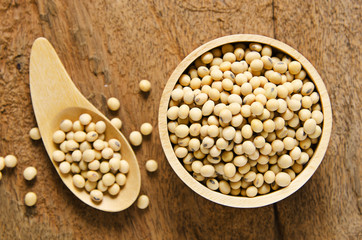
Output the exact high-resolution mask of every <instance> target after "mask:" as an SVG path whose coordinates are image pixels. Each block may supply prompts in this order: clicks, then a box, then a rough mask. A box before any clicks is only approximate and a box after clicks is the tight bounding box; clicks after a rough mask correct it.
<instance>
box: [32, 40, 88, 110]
mask: <svg viewBox="0 0 362 240" xmlns="http://www.w3.org/2000/svg"><path fill="white" fill-rule="evenodd" d="M30 69H32V71H30V90H31V97H32V102H33V106H34V108H39V110H40V111H39V112H43V113H46V112H49V110H50V109H54V110H56V111H57V112H60V111H62V110H63V109H66V108H68V107H72V106H74V105H83V106H91V104H89V102H88V100H87V99H86V98H85V97H84V96H83V95H82V94H81V93H80V92H79V90H78V89H77V87H76V86H75V85H74V83H73V81H72V80H71V78H70V77H69V75H68V73H67V71H66V70H65V68H64V66H63V64H62V62H61V61H60V59H59V57H58V55H57V53H56V52H55V50H54V48H53V46H52V45H51V44H50V43H49V41H48V40H47V39H45V38H42V37H41V38H38V39H36V40H35V41H34V44H33V47H32V49H31V55H30ZM90 110H95V109H94V108H91V109H90Z"/></svg>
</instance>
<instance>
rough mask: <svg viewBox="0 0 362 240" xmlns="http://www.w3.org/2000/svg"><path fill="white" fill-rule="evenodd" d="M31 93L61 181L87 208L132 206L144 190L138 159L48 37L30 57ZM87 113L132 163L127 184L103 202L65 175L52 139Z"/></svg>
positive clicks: (109, 209)
mask: <svg viewBox="0 0 362 240" xmlns="http://www.w3.org/2000/svg"><path fill="white" fill-rule="evenodd" d="M30 91H31V98H32V103H33V108H34V113H35V117H36V120H37V123H38V128H39V131H40V134H41V136H42V140H43V143H44V146H45V148H46V151H47V153H48V155H49V157H50V159H51V161H52V163H53V165H54V167H55V169H56V170H57V172H58V174H59V176H60V178H61V179H62V181H63V182H64V184H65V185H66V186H67V187H68V188H69V190H70V191H71V192H72V193H73V194H74V195H75V196H77V197H78V198H79V199H80V200H82V201H83V202H84V203H86V204H87V205H89V206H91V207H94V208H96V209H99V210H102V211H106V212H118V211H122V210H124V209H126V208H128V207H129V206H131V205H132V204H133V203H134V202H135V200H136V199H137V196H138V194H139V191H140V187H141V175H140V170H139V166H138V162H137V158H136V156H135V154H134V152H133V150H132V147H131V146H130V144H129V143H128V141H127V139H126V138H125V137H124V136H123V134H122V133H121V132H120V131H119V130H118V129H116V128H115V127H114V126H113V125H112V124H111V122H110V121H109V120H108V119H107V118H106V117H105V116H104V115H103V114H102V113H101V112H100V111H99V110H98V109H97V108H96V107H94V106H93V105H92V104H91V103H90V102H89V101H88V100H87V99H86V98H85V97H84V96H83V95H82V94H81V93H80V92H79V90H78V89H77V87H76V86H75V85H74V83H73V82H72V80H71V79H70V77H69V75H68V73H67V72H66V70H65V68H64V66H63V64H62V63H61V61H60V59H59V57H58V55H57V54H56V52H55V50H54V48H53V47H52V46H51V44H50V43H49V41H48V40H46V39H45V38H38V39H36V40H35V42H34V44H33V47H32V50H31V56H30ZM83 113H88V114H90V115H91V116H92V121H93V122H97V121H100V120H102V121H104V122H105V123H106V132H105V135H106V138H107V139H111V138H115V139H118V140H119V141H120V142H121V154H122V159H125V160H127V161H128V163H129V166H130V169H129V173H128V174H127V182H126V184H125V186H123V187H122V188H121V191H120V192H119V194H118V195H117V196H114V197H113V196H111V195H109V194H105V195H104V197H103V200H102V202H100V203H96V202H94V201H92V200H91V198H90V195H89V193H88V192H87V191H86V190H85V189H78V188H77V187H75V186H74V185H73V181H72V174H62V173H61V172H60V170H59V167H58V163H56V162H54V161H53V160H52V157H51V156H52V153H53V152H54V151H55V150H57V149H59V147H58V146H57V145H56V144H55V143H54V142H53V140H52V136H53V133H54V132H55V131H56V130H59V125H60V123H61V122H62V121H63V120H64V119H70V120H72V121H75V120H77V119H78V118H79V116H80V115H81V114H83Z"/></svg>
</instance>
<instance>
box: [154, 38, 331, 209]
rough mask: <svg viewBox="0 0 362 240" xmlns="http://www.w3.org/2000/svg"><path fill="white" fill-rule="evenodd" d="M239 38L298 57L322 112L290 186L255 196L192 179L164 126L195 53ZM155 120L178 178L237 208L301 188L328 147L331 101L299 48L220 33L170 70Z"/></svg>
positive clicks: (264, 202) (258, 204) (267, 201)
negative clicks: (311, 147) (308, 154)
mask: <svg viewBox="0 0 362 240" xmlns="http://www.w3.org/2000/svg"><path fill="white" fill-rule="evenodd" d="M238 42H256V43H261V44H266V45H269V46H271V47H272V48H275V49H278V50H280V51H282V52H284V53H286V54H288V55H289V56H291V57H292V58H293V59H295V60H297V61H299V62H300V63H301V64H302V66H303V68H304V70H305V71H306V72H307V73H308V76H309V78H310V79H311V80H312V81H313V82H314V84H315V86H316V89H317V91H318V93H319V95H320V102H321V105H322V112H323V117H324V119H323V126H322V134H321V136H320V140H319V144H318V146H317V148H316V149H315V152H314V154H313V156H312V158H311V159H310V160H309V163H308V164H307V165H306V166H305V167H304V169H303V170H302V172H300V173H299V174H298V175H297V177H296V178H295V179H294V180H293V181H292V182H291V183H290V185H289V186H287V187H285V188H281V189H279V190H277V191H274V192H271V193H268V194H265V195H260V196H259V195H258V196H256V197H254V198H249V197H242V196H230V195H225V194H222V193H219V192H216V191H213V190H210V189H209V188H207V187H206V186H205V185H203V184H202V183H200V182H198V181H197V180H195V179H194V178H193V177H192V175H191V174H190V173H189V172H187V170H186V169H185V168H184V166H183V165H182V164H181V162H180V160H179V159H178V158H177V157H176V155H175V153H174V151H173V148H172V145H171V142H170V139H169V133H168V129H167V109H168V104H169V101H170V95H171V92H172V90H173V88H174V86H175V84H176V83H177V81H178V80H179V78H180V76H181V74H182V73H184V71H185V70H186V69H187V68H188V67H189V66H190V65H191V64H192V63H193V62H194V61H195V60H196V59H197V58H198V57H200V56H201V55H202V54H204V53H205V52H207V51H210V50H212V49H214V48H216V47H220V46H222V45H225V44H227V43H238ZM158 120H159V131H160V138H161V143H162V147H163V150H164V152H165V155H166V157H167V160H168V162H169V163H170V165H171V167H172V168H173V170H174V171H175V172H176V174H177V175H178V176H179V178H181V180H182V181H183V182H184V183H185V184H186V185H187V186H189V187H190V188H191V189H192V190H193V191H195V192H196V193H198V194H199V195H201V196H202V197H204V198H206V199H208V200H210V201H213V202H215V203H218V204H221V205H225V206H230V207H237V208H253V207H262V206H266V205H269V204H272V203H275V202H278V201H280V200H282V199H284V198H286V197H288V196H289V195H291V194H292V193H294V192H295V191H297V190H298V189H299V188H301V187H302V186H303V185H304V184H305V183H306V182H307V181H308V179H309V178H310V177H311V176H312V175H313V173H314V172H315V171H316V169H317V168H318V166H319V164H320V163H321V162H322V160H323V157H324V155H325V153H326V150H327V147H328V143H329V138H330V135H331V129H332V110H331V104H330V100H329V96H328V93H327V89H326V87H325V85H324V83H323V81H322V79H321V77H320V76H319V74H318V72H317V70H316V69H315V68H314V67H313V66H312V64H311V63H310V62H309V61H308V60H307V59H306V58H305V57H304V56H302V54H300V53H299V52H298V51H296V50H295V49H293V48H292V47H290V46H288V45H287V44H285V43H282V42H280V41H278V40H275V39H272V38H269V37H264V36H260V35H253V34H238V35H230V36H225V37H221V38H218V39H215V40H212V41H210V42H208V43H205V44H204V45H202V46H200V47H199V48H197V49H195V50H194V51H193V52H192V53H190V54H189V55H188V56H187V57H186V58H185V59H184V60H183V61H182V62H181V63H180V64H179V65H178V66H177V67H176V69H175V71H174V72H173V73H172V75H171V77H170V78H169V80H168V81H167V83H166V86H165V89H164V91H163V94H162V97H161V101H160V108H159V116H158Z"/></svg>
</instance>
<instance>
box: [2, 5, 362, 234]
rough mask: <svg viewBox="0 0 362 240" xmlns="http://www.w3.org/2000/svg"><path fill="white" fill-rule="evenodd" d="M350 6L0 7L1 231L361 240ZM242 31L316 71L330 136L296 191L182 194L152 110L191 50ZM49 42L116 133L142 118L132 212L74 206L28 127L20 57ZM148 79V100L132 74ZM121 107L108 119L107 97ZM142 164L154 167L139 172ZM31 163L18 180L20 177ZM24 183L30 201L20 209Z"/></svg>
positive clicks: (354, 31) (355, 55) (354, 9)
mask: <svg viewBox="0 0 362 240" xmlns="http://www.w3.org/2000/svg"><path fill="white" fill-rule="evenodd" d="M361 13H362V3H361V1H358V0H356V1H352V0H336V1H281V0H262V1H253V0H246V1H232V0H224V1H219V0H213V1H212V0H205V1H191V0H186V1H172V0H168V1H163V0H154V1H146V0H139V1H122V0H118V1H114V0H104V1H102V0H90V1H68V0H64V1H61V0H49V1H46V0H1V1H0V155H2V156H5V155H7V154H14V155H16V156H17V157H18V159H19V164H18V166H17V167H16V168H15V169H13V170H9V169H6V170H4V171H3V179H2V180H1V181H0V239H112V238H113V239H361V238H362V218H361V212H362V186H361V183H362V181H361V174H362V166H361V154H362V152H361V149H362V148H361V143H360V140H361V117H362V116H361V115H362V114H361V106H360V104H361V96H362V95H361V93H362V92H361V77H362V76H361V69H362V66H361V54H362V51H361V50H362V47H361V46H362V44H361V43H362V42H361V40H362V37H361V32H362V27H361V26H362V25H361V19H362V14H361ZM237 33H254V34H261V35H265V36H269V37H273V38H276V39H278V40H281V41H283V42H285V43H287V44H289V45H290V46H292V47H294V48H295V49H297V50H298V51H299V52H301V53H302V54H303V55H304V56H305V57H306V58H307V59H308V60H310V62H311V63H312V64H313V65H314V66H315V67H316V69H317V70H318V72H319V74H320V75H321V76H322V79H323V80H324V82H325V85H326V87H327V89H328V92H329V95H330V98H331V104H332V110H333V130H332V136H331V140H330V144H329V148H328V150H327V153H326V156H325V158H324V161H323V162H322V164H321V165H320V167H319V168H318V170H317V171H316V173H315V174H314V176H313V177H312V178H311V180H310V181H309V182H307V183H306V184H305V186H304V187H302V188H301V189H300V190H299V191H297V192H296V193H295V194H293V195H292V196H290V197H288V198H287V199H285V200H283V201H281V202H279V203H276V204H274V205H271V206H267V207H262V208H257V209H234V208H228V207H223V206H220V205H217V204H214V203H212V202H209V201H207V200H205V199H204V198H202V197H200V196H198V195H197V194H195V193H194V192H193V191H191V190H190V189H189V188H188V187H187V186H186V185H184V184H183V183H182V181H181V180H180V179H179V178H178V177H177V176H176V174H175V173H174V172H173V171H172V169H171V167H170V166H169V164H168V162H167V160H166V158H165V156H164V154H163V151H162V148H161V144H160V140H159V136H158V129H157V114H158V104H159V99H160V97H161V94H162V90H163V87H164V85H165V83H166V81H167V79H168V77H169V76H170V74H171V73H172V71H173V70H174V69H175V67H176V66H177V64H178V63H179V62H180V61H181V60H182V59H183V58H184V57H185V56H186V55H187V54H189V53H190V52H191V51H192V50H193V49H195V48H196V47H198V46H200V45H201V44H203V43H205V42H207V41H209V40H212V39H215V38H217V37H221V36H225V35H229V34H237ZM40 36H44V37H46V38H48V39H49V40H50V42H51V43H52V44H53V45H54V48H55V49H56V51H57V52H58V53H59V56H60V58H61V60H62V61H63V63H64V65H65V67H66V69H67V71H68V72H69V74H70V76H71V77H72V79H73V81H74V82H75V84H76V86H77V87H78V88H79V89H80V90H81V92H82V93H83V94H84V95H85V96H86V97H87V98H88V99H89V100H90V101H91V102H92V103H93V104H94V105H95V106H96V107H97V108H99V109H100V110H101V111H102V112H104V113H105V114H106V115H107V116H108V117H114V116H118V117H120V118H121V119H122V120H123V123H124V126H123V129H122V131H123V133H124V134H125V135H126V136H128V135H129V133H130V132H131V131H133V130H136V129H139V127H140V125H141V124H142V123H143V122H146V121H149V122H151V123H152V125H153V126H154V132H153V133H152V135H151V136H150V137H148V138H146V139H145V140H144V142H143V144H142V146H141V147H140V148H139V149H137V150H136V155H137V157H138V161H139V164H140V167H141V174H142V187H141V193H143V194H147V195H148V196H149V197H150V200H151V203H150V206H149V208H148V209H146V210H139V209H138V208H137V207H136V206H131V207H130V208H129V209H127V210H125V211H123V212H119V213H105V212H101V211H98V210H95V209H92V208H90V207H88V206H86V205H85V204H83V203H82V202H81V201H79V200H78V199H77V198H76V197H75V196H73V195H72V193H71V192H70V191H69V190H68V189H67V188H66V187H65V186H64V184H63V183H62V181H61V180H60V178H59V176H58V175H57V174H56V171H55V170H54V168H53V166H52V164H51V162H50V161H49V159H48V156H47V154H46V152H45V149H44V147H43V145H42V143H41V141H37V142H34V141H32V140H30V138H29V136H28V131H29V130H30V129H31V128H32V127H34V126H36V121H35V118H34V113H33V110H32V105H31V99H30V91H29V54H30V48H31V46H32V42H33V41H34V40H35V39H36V38H37V37H40ZM144 78H145V79H149V80H150V81H151V82H152V91H151V93H150V94H149V95H148V96H145V95H142V94H140V93H139V89H138V82H139V80H140V79H144ZM111 96H115V97H117V98H119V99H120V101H121V109H120V111H119V112H117V113H116V114H112V113H110V112H109V111H108V110H107V108H106V105H105V102H106V99H107V98H108V97H111ZM149 158H154V159H156V160H157V161H158V163H159V171H158V172H157V173H155V174H147V172H146V170H145V167H144V163H145V161H146V160H147V159H149ZM30 165H32V166H35V167H36V168H37V169H38V176H37V179H36V180H35V181H34V182H33V183H27V182H25V180H24V179H23V176H22V172H23V170H24V169H25V168H26V167H27V166H30ZM27 191H34V192H36V193H37V194H38V198H39V199H38V203H37V205H36V207H33V208H27V207H25V206H24V202H23V198H24V195H25V194H26V192H27Z"/></svg>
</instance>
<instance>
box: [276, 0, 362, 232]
mask: <svg viewBox="0 0 362 240" xmlns="http://www.w3.org/2000/svg"><path fill="white" fill-rule="evenodd" d="M361 12H362V11H361V3H360V2H359V1H334V2H333V3H331V2H329V1H300V2H299V3H298V4H297V3H295V2H294V1H288V2H285V1H278V0H277V1H275V3H274V17H275V37H276V38H277V39H278V40H281V41H284V42H286V43H287V44H290V45H291V46H292V47H294V48H296V49H297V50H298V51H300V52H301V53H302V54H303V55H304V56H305V57H306V58H307V59H308V60H309V61H311V62H312V64H313V65H314V66H315V67H316V69H317V70H318V72H319V74H320V75H321V77H322V79H323V80H324V82H325V84H326V87H327V89H328V92H329V95H330V97H331V103H332V111H333V130H332V136H331V141H330V144H329V149H328V150H327V154H326V157H325V159H324V161H323V162H322V164H321V166H320V167H319V169H318V170H317V171H316V173H315V175H314V176H313V177H312V178H311V180H310V181H309V182H308V183H307V184H306V185H305V186H304V187H303V188H302V189H300V190H299V191H298V192H297V193H296V194H294V195H293V196H291V197H289V198H288V199H286V200H285V201H282V202H280V203H278V204H276V210H277V216H278V220H279V224H280V225H279V226H280V231H281V234H282V236H284V237H285V238H286V239H357V238H358V239H359V238H361V236H362V218H361V210H362V207H361V206H362V205H361V202H362V188H361V173H362V166H361V164H360V163H361V157H360V154H361V143H360V140H361V137H360V132H361V121H360V119H361V107H360V106H359V104H360V102H361V96H360V95H359V94H360V93H361V82H360V81H359V79H360V78H361V74H360V69H361V57H360V53H361V50H362V48H361V44H360V43H361V32H362V27H361V18H362V15H361ZM291 206H293V207H291Z"/></svg>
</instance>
